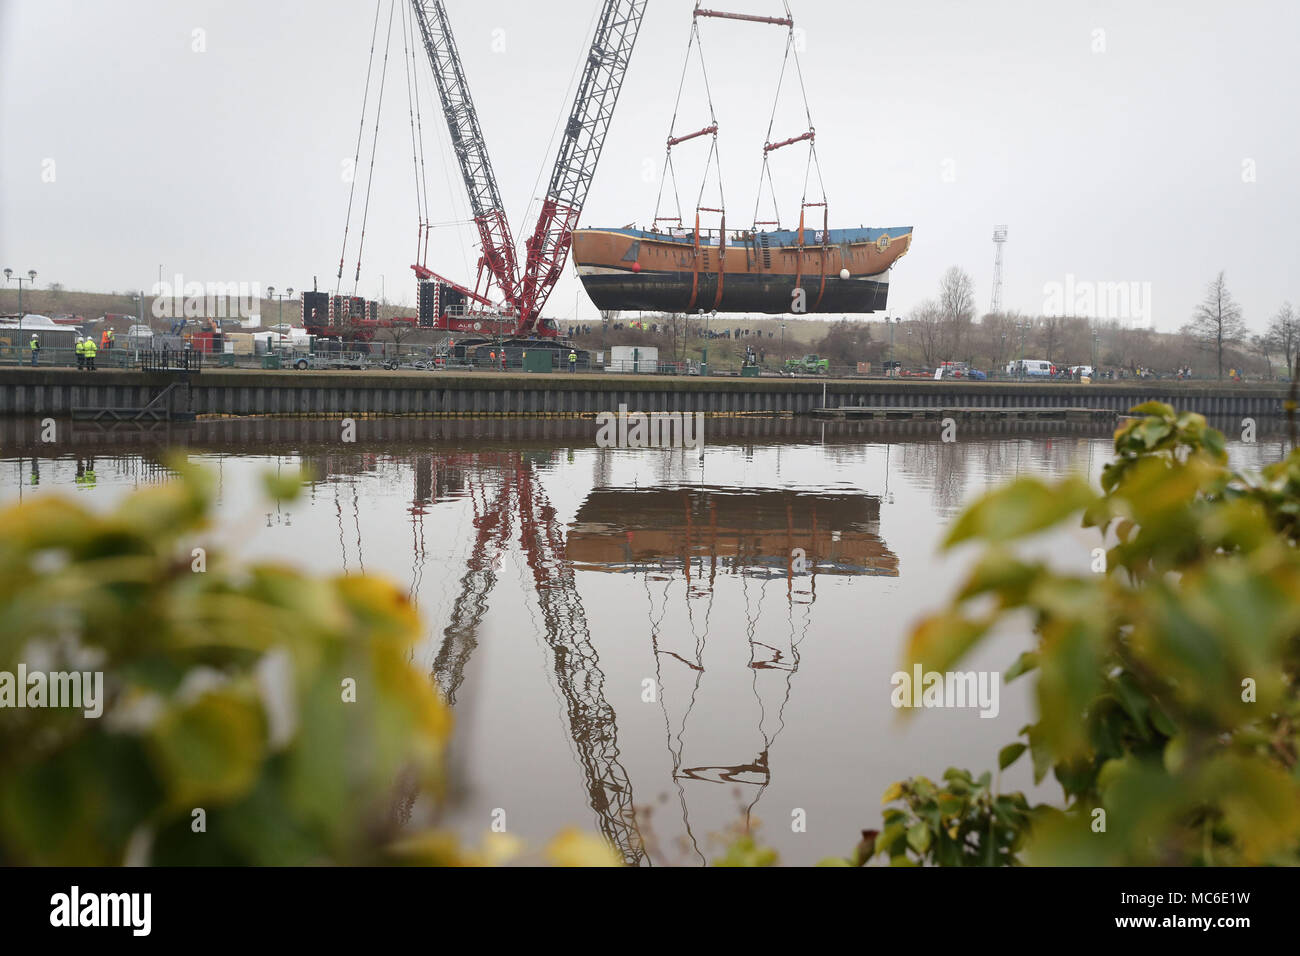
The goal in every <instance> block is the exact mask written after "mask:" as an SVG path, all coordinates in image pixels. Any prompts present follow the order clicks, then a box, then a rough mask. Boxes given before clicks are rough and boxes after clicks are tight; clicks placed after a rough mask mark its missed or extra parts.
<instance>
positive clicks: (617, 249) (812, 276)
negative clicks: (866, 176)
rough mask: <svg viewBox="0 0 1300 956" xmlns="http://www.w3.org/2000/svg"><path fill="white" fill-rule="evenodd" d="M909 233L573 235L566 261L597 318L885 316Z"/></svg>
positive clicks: (902, 229) (900, 229)
mask: <svg viewBox="0 0 1300 956" xmlns="http://www.w3.org/2000/svg"><path fill="white" fill-rule="evenodd" d="M911 244H912V227H911V226H897V227H893V228H886V229H869V228H858V229H805V228H800V229H786V230H772V231H764V230H745V231H741V232H732V233H727V232H726V231H725V230H721V231H719V230H708V231H700V230H696V229H689V228H671V229H669V230H667V231H661V230H659V229H649V230H645V229H636V228H631V227H624V228H621V229H599V228H590V229H577V230H574V233H573V261H574V264H575V265H576V267H577V270H578V277H579V278H580V279H581V281H582V285H583V287H584V288H585V289H586V290H587V295H588V296H590V297H591V301H592V302H593V303H594V304H595V306H596V307H597V308H598V309H601V310H602V311H620V312H621V311H659V312H697V311H700V310H703V311H706V312H758V313H768V314H781V313H809V314H811V313H826V312H836V313H841V314H843V313H865V312H880V311H882V310H883V309H885V307H886V305H887V302H888V297H889V270H890V268H891V267H892V266H893V265H894V263H895V262H897V261H898V260H899V259H900V258H901V257H902V256H904V255H906V254H907V251H908V249H909V248H910V246H911Z"/></svg>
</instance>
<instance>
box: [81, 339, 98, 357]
mask: <svg viewBox="0 0 1300 956" xmlns="http://www.w3.org/2000/svg"><path fill="white" fill-rule="evenodd" d="M84 347H85V349H86V357H87V358H94V357H95V353H96V352H98V351H99V348H98V347H97V346H96V345H95V340H94V339H86V344H85V346H84Z"/></svg>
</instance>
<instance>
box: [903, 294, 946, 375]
mask: <svg viewBox="0 0 1300 956" xmlns="http://www.w3.org/2000/svg"><path fill="white" fill-rule="evenodd" d="M908 318H909V319H910V320H911V331H912V332H913V333H914V336H913V337H914V338H915V339H916V340H917V341H916V344H917V345H918V346H919V347H920V349H921V362H922V364H924V365H928V366H931V367H933V366H935V365H938V364H939V362H941V361H943V358H941V357H940V356H943V355H944V354H945V352H944V348H945V344H944V319H943V311H942V310H941V308H940V306H939V303H938V302H935V301H934V300H933V299H926V300H925V301H924V302H922V303H921V304H920V305H918V306H917V307H916V308H914V309H913V310H912V314H911V315H910V316H908Z"/></svg>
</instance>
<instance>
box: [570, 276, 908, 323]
mask: <svg viewBox="0 0 1300 956" xmlns="http://www.w3.org/2000/svg"><path fill="white" fill-rule="evenodd" d="M581 278H582V285H583V288H585V289H586V290H587V295H588V296H590V297H591V301H592V302H593V303H594V304H595V306H596V308H598V309H602V310H610V311H617V312H630V311H649V312H684V311H686V308H687V306H688V304H689V303H690V300H691V278H690V275H689V274H687V275H686V276H685V277H683V275H682V274H681V273H659V274H655V273H648V274H647V273H641V274H639V275H633V274H632V273H630V272H628V273H619V274H613V275H611V274H604V275H589V276H582V277H581ZM717 283H718V277H717V276H716V275H701V276H700V289H699V294H698V295H697V296H696V300H695V306H694V309H695V310H698V309H704V310H706V311H710V310H712V309H713V299H714V296H715V295H716V294H717V289H718V284H717ZM820 287H821V278H820V276H819V277H816V278H815V279H813V280H811V281H806V282H805V283H804V291H805V292H806V306H807V308H806V312H807V313H809V314H812V313H824V312H839V313H856V312H880V311H883V310H884V308H885V305H886V301H887V299H888V297H889V283H888V282H877V281H875V280H873V279H840V278H838V277H835V278H827V280H826V291H825V293H824V294H822V296H821V302H820V303H818V302H817V294H818V290H819V289H820ZM794 288H795V285H794V276H749V275H739V276H738V275H729V276H727V278H726V282H724V283H723V291H722V301H721V303H719V305H718V311H719V312H762V313H766V314H769V315H783V314H787V313H792V312H793V311H794V310H793V309H792V308H791V306H792V305H793V302H794V297H793V292H794Z"/></svg>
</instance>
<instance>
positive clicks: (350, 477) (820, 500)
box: [0, 419, 1285, 865]
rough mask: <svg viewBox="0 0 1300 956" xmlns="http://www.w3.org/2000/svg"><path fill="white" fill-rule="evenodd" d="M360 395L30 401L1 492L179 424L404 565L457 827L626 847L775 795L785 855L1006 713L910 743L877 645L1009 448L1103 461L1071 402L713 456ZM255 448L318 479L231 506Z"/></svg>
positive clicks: (266, 545)
mask: <svg viewBox="0 0 1300 956" xmlns="http://www.w3.org/2000/svg"><path fill="white" fill-rule="evenodd" d="M356 424H357V441H356V442H355V443H343V442H341V441H340V439H339V426H338V423H337V422H330V421H323V420H317V421H298V420H217V421H209V422H198V423H194V424H192V425H186V426H168V427H166V428H162V429H158V430H152V429H148V430H137V431H134V432H120V431H114V432H108V431H105V430H96V429H90V430H87V429H80V428H75V429H74V428H73V427H72V425H71V424H70V423H61V424H60V427H61V428H64V427H66V428H67V429H68V431H67V432H65V433H62V439H63V440H61V441H60V442H58V443H55V444H53V445H51V444H46V443H42V442H41V441H40V440H39V437H38V435H39V428H38V423H31V422H24V421H21V420H0V441H2V442H3V445H4V447H5V449H6V457H5V459H4V460H3V461H0V495H2V496H3V497H4V498H5V499H6V500H13V499H17V498H21V497H24V496H27V495H38V494H46V493H49V492H50V491H51V490H67V491H70V492H75V493H78V494H83V493H84V494H88V495H92V496H95V497H103V498H105V499H106V500H107V499H108V498H109V497H110V496H112V495H114V494H116V493H119V492H121V491H124V490H126V489H129V488H130V487H132V486H136V485H140V484H145V483H149V482H153V481H157V480H161V479H162V478H164V477H166V476H167V475H168V474H169V473H170V472H169V469H168V468H167V466H166V464H165V463H166V462H167V461H168V459H169V455H170V454H172V453H173V452H175V451H177V450H183V451H186V452H188V453H189V454H191V455H192V456H195V457H199V458H201V459H204V460H206V461H208V462H209V463H210V464H211V466H212V467H214V468H215V469H216V471H217V473H218V475H219V487H220V489H221V492H220V493H221V501H222V505H221V507H222V512H221V523H223V524H230V525H231V526H232V527H236V528H237V531H236V532H235V533H234V535H233V536H234V537H235V538H236V543H237V544H238V545H239V546H240V547H241V548H244V549H246V553H251V555H252V556H255V557H258V558H262V557H268V556H270V557H275V558H284V559H286V560H291V561H294V562H295V563H299V564H306V565H307V566H309V567H310V568H311V569H312V570H315V571H321V572H329V571H338V572H341V573H359V572H363V571H371V572H377V573H382V574H385V575H388V576H389V577H401V578H402V579H403V580H405V581H407V582H408V583H407V589H408V592H409V594H410V596H411V598H412V600H414V601H416V602H417V603H418V604H419V606H420V608H421V611H422V614H423V616H424V619H425V621H426V623H427V624H428V625H429V626H430V628H431V631H430V634H429V641H428V647H427V648H422V649H421V650H419V651H417V657H416V659H417V662H418V663H419V664H420V666H421V667H423V668H426V669H427V671H428V672H429V673H430V675H431V680H433V681H434V682H435V683H436V684H437V686H438V687H439V689H440V690H441V691H442V693H443V694H444V695H445V696H446V698H447V699H448V700H449V701H451V702H452V704H453V706H454V707H455V709H456V713H457V718H458V728H459V729H458V733H459V734H462V735H464V740H465V741H466V742H465V744H464V749H463V755H467V763H466V767H465V768H464V769H465V773H464V774H463V775H462V776H463V778H464V780H466V781H467V782H465V783H464V784H463V786H464V788H465V789H464V791H463V792H462V793H461V794H460V798H461V809H462V810H463V816H462V817H461V818H458V819H460V820H461V821H462V822H463V827H464V830H465V831H466V835H467V836H470V837H474V836H476V835H477V834H478V833H479V832H481V830H482V829H483V828H484V826H485V825H486V824H485V822H484V821H485V819H486V816H487V813H488V812H489V811H490V810H491V809H492V808H494V807H499V806H508V807H511V808H515V807H518V806H520V805H521V804H523V805H526V806H528V807H529V810H530V811H532V810H535V811H536V813H535V815H534V818H533V819H530V821H529V822H528V823H527V824H521V827H524V828H525V833H526V835H527V836H529V837H530V838H532V839H541V838H544V837H545V836H547V835H549V834H551V833H554V832H555V830H556V829H558V828H559V827H560V826H563V825H566V824H573V823H577V824H579V825H582V826H586V827H590V826H592V824H593V823H594V825H595V826H596V827H597V828H598V829H599V830H600V832H601V833H603V834H604V835H605V836H606V837H607V838H608V839H609V840H610V841H611V842H612V843H613V844H614V845H615V846H617V847H618V848H619V850H620V852H621V853H622V854H623V857H624V859H625V860H626V861H627V862H629V863H631V864H634V865H650V864H652V863H663V862H695V863H704V862H706V861H707V860H708V859H709V858H711V857H712V856H714V855H715V851H716V848H713V849H711V848H710V846H709V843H708V837H709V835H710V834H713V833H717V832H719V831H721V830H723V829H724V828H726V826H727V825H728V824H729V823H731V822H733V821H734V820H735V819H736V817H737V814H738V813H739V814H740V815H742V816H744V817H745V818H747V819H752V818H753V817H754V816H755V815H756V814H757V813H758V811H759V810H762V809H764V807H763V805H762V801H764V800H766V803H767V806H766V808H765V809H766V811H767V812H768V813H769V815H771V816H772V817H773V818H774V819H775V820H777V821H778V823H777V825H776V826H775V827H773V828H771V829H769V830H766V831H765V832H764V837H765V839H769V840H772V841H773V842H775V843H777V844H778V846H781V840H782V839H785V840H787V841H790V842H789V844H788V845H785V846H781V848H782V850H783V853H785V855H786V858H787V859H790V860H791V861H805V862H806V861H810V860H815V859H816V858H818V857H819V856H821V855H824V854H826V853H831V852H841V853H842V852H844V851H845V850H846V849H847V847H848V846H849V845H851V841H852V839H853V837H854V835H855V834H856V832H857V830H858V828H859V827H860V826H861V825H863V824H864V823H868V824H869V823H871V822H874V819H875V818H874V815H873V814H874V810H873V808H874V806H875V804H876V803H877V802H878V796H879V793H880V791H881V789H882V788H883V784H884V783H887V782H888V781H889V780H891V779H896V778H897V777H898V776H900V775H902V773H903V772H926V771H935V770H936V769H937V770H938V771H941V770H942V767H943V766H946V765H947V762H966V761H967V752H968V751H970V750H972V749H975V750H978V751H979V752H981V753H982V752H983V751H984V750H985V749H987V750H989V752H990V753H995V752H996V750H995V747H996V746H998V745H1000V744H1002V743H1005V742H1006V741H1007V740H1010V739H1012V738H1013V737H1014V736H1015V733H1016V730H1017V728H1018V726H1020V723H1023V714H1022V713H1017V712H1016V710H1015V708H1014V706H1013V705H1012V704H1011V703H1008V704H1007V705H1006V707H1005V708H1004V709H1005V712H1006V715H1007V716H1006V723H1005V724H1004V725H1003V724H1000V723H999V722H995V721H980V720H978V719H976V720H974V721H973V722H967V723H956V724H947V725H940V724H937V723H933V722H932V723H929V724H925V723H923V722H920V721H918V722H917V724H916V726H919V727H921V728H922V730H919V731H913V732H914V733H922V732H923V731H924V729H925V728H927V727H941V731H935V732H933V733H934V736H933V737H932V738H925V743H924V750H923V758H924V759H920V760H918V758H917V753H918V752H921V751H918V750H917V749H913V750H911V751H909V752H908V753H903V752H902V751H903V750H904V749H905V748H904V747H903V745H902V744H899V743H897V741H899V740H901V739H902V738H901V736H900V732H899V731H898V730H897V728H896V727H895V726H894V725H893V724H892V723H889V721H891V720H892V718H893V714H892V712H891V711H890V708H889V705H888V701H887V687H888V673H889V671H890V670H892V669H893V667H894V666H895V664H896V661H897V658H898V653H899V648H900V646H901V642H902V635H903V634H904V633H905V630H906V627H907V625H908V623H909V622H910V620H911V619H912V618H913V617H914V616H915V614H916V613H917V611H918V610H919V609H920V608H921V607H922V606H923V605H925V603H926V602H927V601H932V600H938V599H940V598H941V596H942V594H941V592H942V591H943V590H945V589H946V587H947V586H946V585H937V584H936V582H939V581H942V580H947V581H951V580H953V579H954V577H953V575H952V574H951V573H947V575H946V577H945V575H944V574H943V573H941V572H940V571H939V570H938V559H937V558H936V557H935V550H934V545H935V543H936V542H937V540H938V539H939V538H940V537H941V536H942V532H943V526H944V524H945V521H946V518H947V517H948V516H949V515H951V514H952V513H953V512H954V511H955V510H956V509H958V508H959V507H960V506H961V504H962V503H963V502H964V501H966V500H968V499H969V498H970V497H971V496H972V495H973V494H975V493H978V492H979V491H980V490H981V489H982V488H983V487H985V486H988V485H991V484H994V483H996V482H998V481H1001V480H1004V479H1005V478H1008V477H1011V476H1014V475H1016V474H1030V473H1033V474H1040V475H1043V476H1058V475H1063V474H1065V473H1067V472H1070V471H1076V470H1077V471H1085V472H1087V473H1089V474H1093V475H1094V476H1095V474H1096V471H1097V469H1099V468H1100V466H1101V464H1102V463H1103V462H1104V461H1105V460H1106V459H1107V458H1108V457H1109V456H1108V450H1109V432H1108V430H1107V429H1097V428H1095V427H1090V426H1069V425H1063V424H1061V423H1041V425H1035V424H1034V423H1029V425H1028V427H1027V426H1026V424H1023V423H1022V424H1019V425H1016V426H1007V425H1005V424H1000V423H993V424H988V425H983V426H981V427H978V428H976V427H971V428H965V429H962V430H961V431H960V433H959V436H958V437H959V440H958V441H957V442H954V443H944V442H941V441H939V440H938V434H937V429H936V428H935V427H934V425H933V424H926V423H905V424H887V423H867V422H861V423H832V424H826V423H814V422H808V421H804V420H799V419H773V420H752V419H751V420H744V419H739V420H718V421H716V422H714V421H710V422H709V435H708V452H707V455H706V462H705V464H704V466H703V470H701V466H700V465H699V463H698V462H697V461H696V460H695V458H694V456H686V455H680V454H677V455H675V454H674V453H671V452H656V453H654V454H647V455H641V454H635V453H631V452H619V451H617V450H613V451H611V450H608V449H596V448H595V447H593V446H594V427H593V425H592V423H590V422H583V421H515V422H512V421H509V420H490V421H464V420H453V421H440V420H427V419H426V420H420V419H415V420H373V421H372V420H361V421H358V422H357V423H356ZM1284 452H1285V448H1284V438H1283V437H1280V436H1276V435H1273V436H1269V435H1265V436H1263V437H1262V438H1261V441H1260V442H1259V444H1257V445H1253V446H1242V445H1240V444H1235V445H1233V447H1232V455H1233V458H1234V462H1235V463H1237V464H1239V465H1243V466H1245V467H1251V466H1253V465H1256V464H1259V463H1261V462H1263V461H1268V460H1276V458H1278V457H1281V455H1282V454H1283V453H1284ZM268 463H272V464H274V463H280V464H283V465H296V464H298V463H301V464H303V465H304V466H306V467H307V469H308V470H309V471H310V472H311V473H312V474H313V475H314V476H315V479H314V481H313V482H312V484H311V486H310V487H309V489H308V492H307V494H306V496H305V498H304V499H302V500H300V501H299V502H295V503H294V504H292V505H291V506H286V507H285V508H284V509H276V510H275V511H273V512H270V513H266V512H265V509H264V508H262V507H261V506H258V508H257V511H258V513H257V514H256V515H255V516H254V519H255V520H254V525H253V526H252V527H250V528H248V529H243V527H242V526H238V525H237V522H236V519H235V517H233V516H234V515H235V514H236V513H237V512H238V511H239V509H240V508H241V507H242V506H243V503H244V502H245V501H252V500H253V499H254V497H255V491H256V482H255V480H253V479H254V476H255V474H256V472H257V471H261V470H265V468H266V467H267V465H268ZM263 515H265V520H263ZM887 538H888V541H887ZM1082 553H1084V554H1086V552H1082ZM904 567H906V570H907V574H906V575H904V574H902V573H901V572H902V569H903V568H904ZM866 624H870V625H871V627H872V630H871V632H870V640H865V639H863V635H864V625H866ZM529 633H534V634H536V636H537V642H538V643H537V647H538V649H539V650H540V652H541V654H542V660H543V663H542V665H541V666H540V668H539V666H538V663H537V660H536V659H534V658H531V657H530V656H529V650H530V649H529V647H528V646H527V642H526V641H521V640H520V639H519V638H520V636H521V635H523V636H527V635H528V634H529ZM422 655H425V656H422ZM992 663H993V664H994V665H997V664H1001V663H1003V662H1001V661H994V662H992ZM796 684H799V685H800V686H799V687H798V690H797V692H796V688H795V685H796ZM876 687H879V688H881V689H882V690H881V691H880V692H879V693H877V692H876V691H874V690H870V689H871V688H876ZM864 688H867V690H864ZM551 692H553V694H554V700H553V701H552V700H551V699H549V698H546V696H545V695H546V694H547V693H551ZM552 703H554V706H552ZM927 719H929V718H927ZM941 719H943V718H942V715H940V716H939V717H935V718H933V720H935V721H938V720H941ZM952 719H953V720H958V719H959V717H954V718H952ZM995 723H999V725H998V726H996V727H995V726H993V725H994V724H995ZM557 735H558V736H559V737H561V738H562V740H563V747H562V748H557V747H555V746H554V741H555V738H556V737H557ZM783 735H784V737H783ZM845 740H853V741H854V743H853V745H852V746H851V747H849V748H847V749H846V747H845V746H844V745H843V741H845ZM864 741H865V743H863V742H864ZM913 746H914V748H915V746H916V745H915V744H914V745H913ZM873 747H874V748H876V749H874V750H872V749H870V748H873ZM566 751H567V753H568V754H570V755H571V756H572V759H573V761H574V765H575V770H569V769H568V767H567V766H566V763H565V759H564V753H565V752H566ZM945 761H947V762H945ZM895 763H898V764H899V765H900V766H899V767H896V766H895ZM936 764H938V765H939V766H938V767H937V768H936V766H935V765H936ZM634 782H635V784H636V793H635V795H634V786H633V784H634ZM575 783H576V784H579V786H580V788H581V790H580V792H581V803H579V802H578V799H579V797H578V792H577V791H576V789H575ZM826 794H831V795H841V797H842V799H841V800H840V801H839V804H836V805H832V804H833V803H834V801H831V800H827V801H826V806H824V807H823V809H822V810H821V811H820V812H821V814H822V815H821V816H819V817H818V818H817V834H818V835H817V836H816V838H815V840H814V839H810V840H809V841H808V842H807V843H798V842H797V841H795V839H794V838H793V837H792V836H791V835H790V834H788V833H785V834H783V833H781V832H780V831H784V830H788V829H789V828H788V827H786V826H783V825H782V824H783V823H784V820H783V819H782V818H783V817H784V816H785V815H786V814H788V813H789V812H790V807H794V806H797V807H803V806H806V805H808V804H809V803H810V802H812V801H813V800H814V799H822V797H823V795H826ZM661 797H666V798H667V800H668V803H667V804H664V803H660V802H659V801H660V799H661ZM399 802H400V801H399ZM665 807H667V808H668V812H664V808H665ZM407 810H408V811H409V806H408V807H407ZM512 812H514V811H513V810H512ZM863 814H865V815H866V817H867V819H863ZM818 841H824V842H818Z"/></svg>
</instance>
